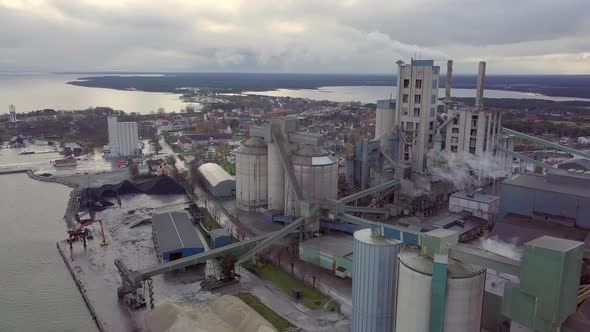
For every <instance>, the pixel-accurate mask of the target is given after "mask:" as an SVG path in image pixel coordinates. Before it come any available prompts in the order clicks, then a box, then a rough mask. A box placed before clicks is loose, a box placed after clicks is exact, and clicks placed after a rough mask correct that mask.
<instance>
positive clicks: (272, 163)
mask: <svg viewBox="0 0 590 332" xmlns="http://www.w3.org/2000/svg"><path fill="white" fill-rule="evenodd" d="M268 208H269V209H271V210H277V211H283V210H284V208H285V168H284V167H283V163H282V161H281V154H280V152H279V149H278V148H277V146H276V143H268Z"/></svg>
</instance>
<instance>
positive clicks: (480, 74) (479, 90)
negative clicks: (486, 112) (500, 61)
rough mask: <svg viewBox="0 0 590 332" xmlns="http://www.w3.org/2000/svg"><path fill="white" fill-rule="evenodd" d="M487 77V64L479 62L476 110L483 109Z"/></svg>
mask: <svg viewBox="0 0 590 332" xmlns="http://www.w3.org/2000/svg"><path fill="white" fill-rule="evenodd" d="M485 77H486V63H485V61H480V62H479V69H478V70H477V93H476V95H475V110H476V111H479V110H480V109H481V108H482V107H483V91H484V80H485Z"/></svg>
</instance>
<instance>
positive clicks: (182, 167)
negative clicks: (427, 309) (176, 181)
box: [158, 136, 188, 172]
mask: <svg viewBox="0 0 590 332" xmlns="http://www.w3.org/2000/svg"><path fill="white" fill-rule="evenodd" d="M158 143H160V146H161V147H162V151H160V152H161V153H163V154H165V155H166V156H174V158H176V163H175V164H174V166H176V169H177V170H178V171H180V172H182V171H188V166H187V165H186V163H185V162H184V161H183V160H181V159H180V158H178V155H177V154H176V152H174V150H172V148H171V147H170V145H168V143H166V140H165V139H164V137H163V136H160V138H159V140H158Z"/></svg>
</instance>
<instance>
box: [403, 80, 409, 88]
mask: <svg viewBox="0 0 590 332" xmlns="http://www.w3.org/2000/svg"><path fill="white" fill-rule="evenodd" d="M409 87H410V80H404V88H409Z"/></svg>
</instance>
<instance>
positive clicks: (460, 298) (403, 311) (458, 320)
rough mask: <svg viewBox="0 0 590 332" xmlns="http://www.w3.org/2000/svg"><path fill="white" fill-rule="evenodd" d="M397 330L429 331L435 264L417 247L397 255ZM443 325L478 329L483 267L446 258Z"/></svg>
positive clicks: (464, 331) (460, 331) (455, 330)
mask: <svg viewBox="0 0 590 332" xmlns="http://www.w3.org/2000/svg"><path fill="white" fill-rule="evenodd" d="M398 266H399V272H398V286H397V310H396V311H397V313H396V329H395V331H396V332H428V331H429V319H428V317H429V311H430V301H431V293H432V273H433V268H434V263H433V260H432V259H431V258H429V257H428V256H426V255H424V254H422V253H421V252H420V251H419V250H418V249H416V248H410V247H406V248H404V249H403V250H402V251H401V252H400V254H399V255H398ZM447 276H448V279H447V290H446V303H445V317H444V328H443V331H446V332H450V331H452V332H471V331H479V330H480V325H481V310H482V304H483V292H484V287H485V270H484V269H482V268H480V267H476V266H473V265H466V264H462V263H459V262H457V261H455V260H452V259H449V263H448V273H447Z"/></svg>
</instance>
